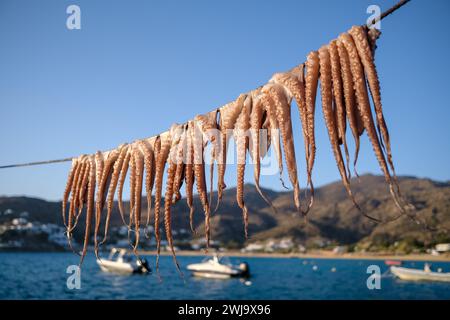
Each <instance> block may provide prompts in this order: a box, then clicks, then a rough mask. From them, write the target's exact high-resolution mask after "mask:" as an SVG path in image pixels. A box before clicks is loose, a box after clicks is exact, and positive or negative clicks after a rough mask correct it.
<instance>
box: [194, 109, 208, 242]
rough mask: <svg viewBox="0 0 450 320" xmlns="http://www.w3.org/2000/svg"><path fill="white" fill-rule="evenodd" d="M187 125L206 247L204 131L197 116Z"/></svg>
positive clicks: (206, 211)
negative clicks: (203, 220)
mask: <svg viewBox="0 0 450 320" xmlns="http://www.w3.org/2000/svg"><path fill="white" fill-rule="evenodd" d="M189 126H190V127H191V128H192V129H191V132H190V133H191V139H192V145H193V147H192V148H193V159H194V163H193V170H194V176H195V182H196V183H195V184H196V187H197V193H198V194H199V197H200V202H201V204H202V207H203V212H204V213H205V239H206V248H207V249H208V248H209V239H210V206H209V202H208V192H207V188H206V179H205V162H204V161H203V150H204V136H203V134H204V132H203V131H202V128H201V126H202V122H201V121H200V120H199V119H198V118H197V119H196V120H193V121H192V122H190V124H189Z"/></svg>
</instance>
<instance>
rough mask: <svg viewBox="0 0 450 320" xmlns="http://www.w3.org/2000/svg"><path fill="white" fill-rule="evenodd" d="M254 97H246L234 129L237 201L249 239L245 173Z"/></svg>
mask: <svg viewBox="0 0 450 320" xmlns="http://www.w3.org/2000/svg"><path fill="white" fill-rule="evenodd" d="M252 104H253V99H252V97H251V95H248V96H247V97H246V98H245V101H244V105H243V107H242V110H241V113H240V114H239V116H238V118H237V120H236V124H235V128H234V130H233V135H234V139H235V141H236V147H237V187H236V201H237V204H238V206H239V208H241V210H242V216H243V219H244V231H245V238H246V239H248V209H247V206H246V205H245V202H244V173H245V160H246V153H247V149H248V144H249V137H248V135H247V132H248V129H249V128H250V114H251V112H252Z"/></svg>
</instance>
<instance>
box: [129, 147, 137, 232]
mask: <svg viewBox="0 0 450 320" xmlns="http://www.w3.org/2000/svg"><path fill="white" fill-rule="evenodd" d="M130 149H131V150H130V152H131V156H130V164H129V166H130V212H129V213H130V215H129V219H128V237H130V232H131V231H132V230H133V229H132V226H133V222H134V210H135V200H136V194H135V192H136V161H135V157H136V154H135V152H134V151H135V148H134V146H131V148H130Z"/></svg>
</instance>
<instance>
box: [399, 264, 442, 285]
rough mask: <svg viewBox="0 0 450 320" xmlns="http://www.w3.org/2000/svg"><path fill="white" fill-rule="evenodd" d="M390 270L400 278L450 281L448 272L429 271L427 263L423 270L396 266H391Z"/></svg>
mask: <svg viewBox="0 0 450 320" xmlns="http://www.w3.org/2000/svg"><path fill="white" fill-rule="evenodd" d="M390 270H391V273H392V274H393V275H395V276H397V277H398V278H399V279H402V280H411V281H444V282H450V272H434V271H431V269H430V265H429V264H428V263H426V264H425V267H424V269H423V270H420V269H411V268H404V267H396V266H391V268H390Z"/></svg>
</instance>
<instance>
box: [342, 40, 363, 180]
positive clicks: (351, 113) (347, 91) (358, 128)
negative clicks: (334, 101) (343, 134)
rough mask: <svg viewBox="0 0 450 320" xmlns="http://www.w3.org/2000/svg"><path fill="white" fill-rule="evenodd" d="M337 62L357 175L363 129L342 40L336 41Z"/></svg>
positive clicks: (354, 168)
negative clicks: (352, 140)
mask: <svg viewBox="0 0 450 320" xmlns="http://www.w3.org/2000/svg"><path fill="white" fill-rule="evenodd" d="M337 48H338V55H339V62H340V65H341V76H342V86H343V91H344V100H345V111H346V113H347V119H348V123H349V125H350V129H351V131H352V135H353V139H354V140H355V155H354V160H353V170H354V172H355V175H356V176H357V177H358V173H357V171H356V162H357V161H358V154H359V148H360V139H359V137H360V136H361V134H362V133H363V131H364V124H363V123H362V118H361V114H360V112H359V110H358V107H357V102H356V97H355V92H354V89H353V78H352V71H351V67H350V60H349V57H348V53H347V49H345V46H344V44H343V43H342V41H340V40H338V41H337Z"/></svg>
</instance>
